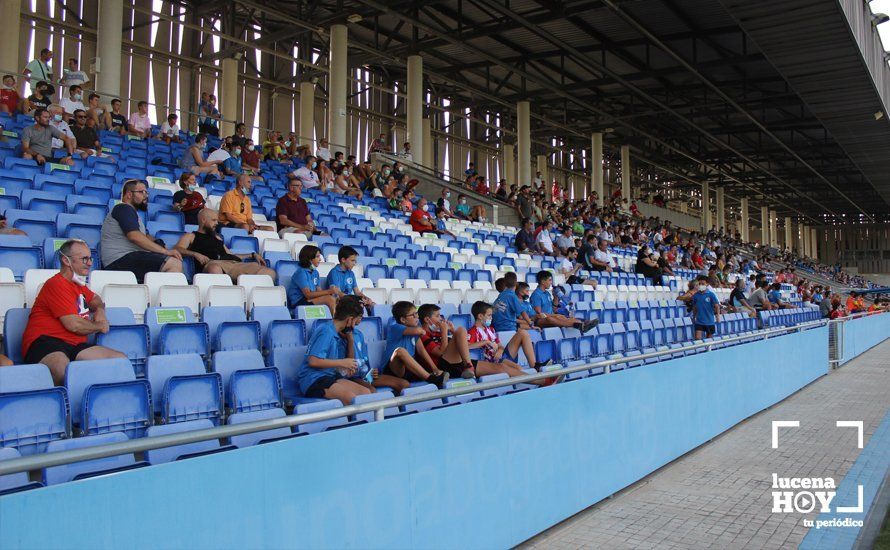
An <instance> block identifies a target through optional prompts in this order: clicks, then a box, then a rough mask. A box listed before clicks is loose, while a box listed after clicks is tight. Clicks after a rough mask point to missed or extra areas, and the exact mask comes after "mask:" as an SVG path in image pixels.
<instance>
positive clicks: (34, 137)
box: [22, 109, 75, 166]
mask: <svg viewBox="0 0 890 550" xmlns="http://www.w3.org/2000/svg"><path fill="white" fill-rule="evenodd" d="M49 116H50V115H49V111H46V110H44V109H36V110H35V111H34V124H33V125H31V126H25V128H24V129H22V158H24V159H29V160H34V161H36V162H37V164H39V165H41V166H42V165H43V164H45V163H46V162H53V149H52V143H53V142H52V140H53V138H55V139H59V140H61V141H62V143H64V144H65V149H66V150H67V151H68V156H66V157H64V158H62V159H61V160H59V162H60V163H62V164H67V165H69V166H71V165H74V160H72V158H71V155H73V154H74V146H75V141H74V139H73V138H70V137H68V136H66V135H65V134H63V133H62V132H60V131H59V130H58V129H57V128H55V127H53V126H51V125H50V123H49Z"/></svg>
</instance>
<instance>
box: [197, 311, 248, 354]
mask: <svg viewBox="0 0 890 550" xmlns="http://www.w3.org/2000/svg"><path fill="white" fill-rule="evenodd" d="M201 317H202V319H203V320H204V322H205V323H206V324H207V329H208V330H209V332H210V343H211V348H212V349H213V351H232V350H239V349H260V323H259V322H257V321H248V320H247V317H246V316H245V314H244V308H242V307H238V306H209V307H205V308H204V309H203V310H202V311H201Z"/></svg>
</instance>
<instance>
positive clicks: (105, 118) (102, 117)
mask: <svg viewBox="0 0 890 550" xmlns="http://www.w3.org/2000/svg"><path fill="white" fill-rule="evenodd" d="M100 99H101V98H100V97H99V94H96V93H93V94H90V95H89V98H88V100H87V118H88V119H89V120H92V121H93V127H94V128H96V130H111V129H112V127H113V126H112V120H111V113H110V110H109V108H108V105H103V104H102V103H100V102H99V100H100Z"/></svg>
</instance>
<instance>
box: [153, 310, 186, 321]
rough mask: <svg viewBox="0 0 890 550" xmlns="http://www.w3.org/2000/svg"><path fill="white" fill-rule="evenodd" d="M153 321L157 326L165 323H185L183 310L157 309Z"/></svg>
mask: <svg viewBox="0 0 890 550" xmlns="http://www.w3.org/2000/svg"><path fill="white" fill-rule="evenodd" d="M155 320H156V321H157V322H158V324H159V325H163V324H165V323H185V308H182V307H177V308H171V309H157V310H155Z"/></svg>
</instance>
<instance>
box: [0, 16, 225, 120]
mask: <svg viewBox="0 0 890 550" xmlns="http://www.w3.org/2000/svg"><path fill="white" fill-rule="evenodd" d="M2 1H3V5H4V6H5V5H6V4H13V3H14V4H16V11H18V4H19V2H13V1H12V0H2ZM123 14H124V4H123V0H100V1H99V21H98V29H97V31H96V52H97V56H96V57H97V58H98V65H99V67H98V68H99V70H98V71H97V72H96V88H97V89H98V90H99V93H100V94H101V95H102V96H103V99H104V100H105V101H110V100H111V99H113V98H116V97H120V95H121V37H122V36H123V31H122V30H121V29H122V28H123ZM3 17H4V19H3V20H4V21H7V20H8V19H6V17H7V14H6V13H3ZM13 27H14V28H15V30H14V31H13V30H12V28H13ZM5 32H7V33H8V32H16V33H18V25H7V31H5ZM4 40H5V39H4ZM7 43H9V44H15V43H16V42H13V41H12V39H11V38H10V39H9V41H8V42H7ZM53 62H54V63H55V66H57V67H61V66H62V65H61V64H62V62H63V60H62V59H59V58H57V59H54V60H53ZM87 63H88V60H86V59H81V69H82V70H86V69H87V68H88V67H87ZM4 66H5V65H4ZM232 104H233V106H234V104H235V102H234V101H233V102H232ZM191 108H192V109H193V108H194V107H191ZM183 127H185V126H183Z"/></svg>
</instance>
